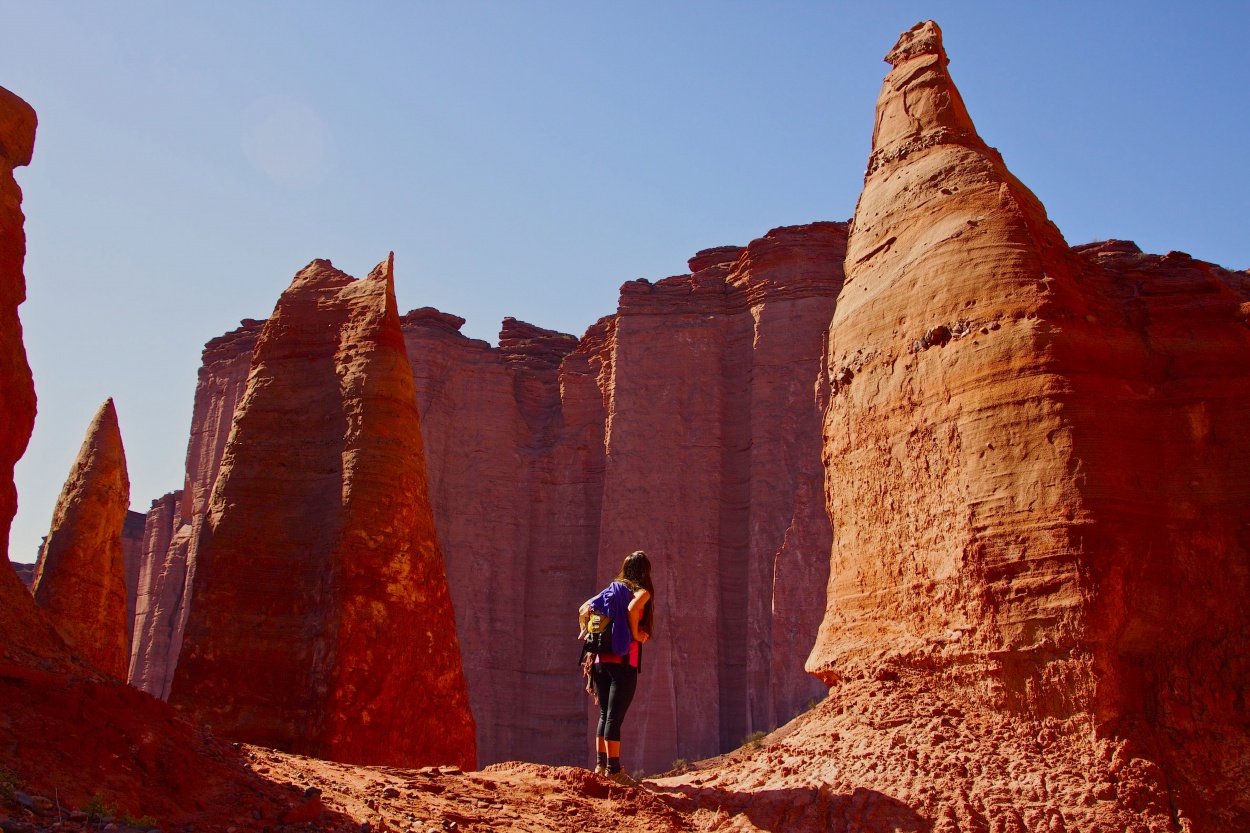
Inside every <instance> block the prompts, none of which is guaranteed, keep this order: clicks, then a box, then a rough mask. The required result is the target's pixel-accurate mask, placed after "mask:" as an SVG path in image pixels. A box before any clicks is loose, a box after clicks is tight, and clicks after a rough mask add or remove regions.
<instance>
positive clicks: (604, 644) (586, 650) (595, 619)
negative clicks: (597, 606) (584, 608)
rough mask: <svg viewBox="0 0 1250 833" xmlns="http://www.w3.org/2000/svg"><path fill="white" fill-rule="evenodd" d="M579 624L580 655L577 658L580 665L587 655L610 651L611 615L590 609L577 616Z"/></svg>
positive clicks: (608, 652)
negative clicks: (584, 613)
mask: <svg viewBox="0 0 1250 833" xmlns="http://www.w3.org/2000/svg"><path fill="white" fill-rule="evenodd" d="M578 623H579V624H580V625H581V638H582V655H581V658H580V659H578V661H577V662H578V664H579V665H581V664H582V663H584V662H585V661H586V657H587V656H592V655H598V654H610V653H612V617H611V616H609V615H608V614H606V613H599V612H598V611H596V610H591V611H590V612H589V613H587V614H586V615H585V616H582V617H579V620H578Z"/></svg>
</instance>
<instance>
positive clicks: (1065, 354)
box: [795, 22, 1250, 830]
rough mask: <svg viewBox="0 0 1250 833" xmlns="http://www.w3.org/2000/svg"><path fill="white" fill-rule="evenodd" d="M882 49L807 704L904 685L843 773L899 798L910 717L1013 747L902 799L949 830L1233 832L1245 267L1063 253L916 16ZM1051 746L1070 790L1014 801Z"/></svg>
mask: <svg viewBox="0 0 1250 833" xmlns="http://www.w3.org/2000/svg"><path fill="white" fill-rule="evenodd" d="M887 60H888V61H889V62H890V63H891V64H892V65H893V67H894V68H893V70H892V71H891V72H890V73H889V74H888V75H887V77H886V79H885V83H884V85H883V88H882V93H881V97H880V100H879V102H878V105H877V120H876V127H875V129H874V133H873V150H872V155H871V156H870V158H869V164H868V173H867V175H866V178H865V185H864V192H863V194H862V195H861V197H860V200H859V204H858V206H857V208H856V213H855V219H854V221H853V223H852V228H851V234H850V239H849V242H848V246H847V256H846V285H845V287H844V289H843V292H842V296H841V297H840V298H839V301H838V306H837V310H836V312H835V313H834V316H833V321H832V324H831V325H830V329H829V343H828V348H827V364H826V372H825V374H824V377H823V391H822V395H823V396H825V397H827V399H828V402H829V404H828V407H827V410H826V414H825V431H824V436H825V464H826V475H827V476H826V486H827V501H828V509H829V515H830V517H831V519H832V522H833V528H834V530H835V537H834V545H833V559H832V569H831V577H830V582H829V590H828V609H827V612H826V615H825V618H824V622H823V624H822V626H821V630H820V637H819V639H818V641H817V644H816V647H815V649H814V650H813V652H812V655H811V657H810V659H809V661H808V668H809V669H810V670H811V671H812V672H813V673H815V674H817V675H818V676H820V677H822V678H823V679H824V680H826V681H827V682H829V683H830V684H831V685H833V686H834V688H833V691H832V693H831V696H830V700H829V702H828V703H827V704H826V705H825V706H824V707H822V709H823V710H824V713H829V710H833V712H835V713H836V712H837V711H838V710H839V709H842V710H843V711H844V712H845V711H847V710H851V711H853V710H854V709H855V708H856V707H857V704H859V703H863V702H864V700H863V697H864V696H866V695H870V694H871V693H872V692H871V691H867V690H865V682H864V681H866V680H874V679H875V680H893V679H895V678H897V679H898V680H899V684H898V688H899V689H900V690H899V694H898V695H897V696H896V701H895V706H896V708H897V709H898V710H900V711H901V712H902V714H901V715H900V717H899V718H898V719H900V720H901V719H902V717H904V716H907V717H908V718H909V722H908V723H907V724H902V723H900V724H898V725H899V726H900V727H904V726H905V727H906V728H904V729H903V730H902V731H901V732H886V731H884V729H889V728H891V727H890V726H888V725H886V726H880V725H879V726H877V727H876V731H875V734H874V733H873V732H871V731H868V730H865V731H864V732H863V733H862V734H860V735H859V736H858V737H860V738H861V742H860V744H859V747H858V749H859V750H860V751H861V752H862V753H863V754H866V755H868V756H869V757H870V758H871V759H872V760H874V761H876V762H879V763H878V765H877V767H876V770H875V771H874V772H873V775H872V776H871V778H867V779H865V780H860V781H859V782H858V783H859V785H860V786H863V787H866V788H870V789H873V790H876V791H879V792H880V793H881V794H883V795H884V796H887V797H889V798H891V799H895V800H901V801H903V802H904V803H907V804H908V805H909V806H913V808H916V805H915V804H914V802H913V798H914V797H915V796H917V795H919V785H918V784H916V783H915V782H914V781H909V780H908V779H911V778H913V777H914V776H912V775H911V774H910V771H911V767H910V765H908V764H903V763H898V764H897V765H895V764H894V763H890V762H891V759H893V758H894V757H896V756H903V757H905V758H910V759H912V760H913V761H914V760H916V756H917V755H920V754H922V753H924V752H925V744H926V743H927V741H925V740H924V738H923V736H916V735H914V734H913V733H914V732H915V730H916V729H917V728H919V724H918V722H917V721H918V720H919V719H920V718H921V717H923V718H924V720H927V721H932V720H935V719H937V718H938V716H939V714H940V713H946V712H944V711H943V709H946V708H947V707H948V706H953V707H954V708H956V709H960V710H963V711H964V712H966V713H967V714H969V715H972V714H976V715H978V720H980V721H988V723H984V724H983V725H985V726H987V727H989V726H993V727H996V728H994V730H993V731H994V732H995V733H997V735H1001V736H1002V737H1003V738H1004V739H1005V738H1008V737H1016V738H1017V740H1018V742H1013V743H1015V744H1016V746H1015V751H1013V752H1012V754H1011V756H1009V758H1014V763H1013V764H1012V765H1011V767H1010V768H1009V769H1008V770H1002V765H1001V762H1000V761H996V760H994V759H993V758H991V757H990V756H991V755H992V754H993V751H992V749H991V748H987V747H979V748H978V747H975V746H970V745H968V744H967V743H963V742H961V743H959V744H957V745H956V746H955V747H954V748H952V749H951V751H950V752H949V753H946V752H945V751H943V756H948V757H946V759H945V761H943V766H946V767H950V766H954V765H955V764H954V762H955V761H957V762H958V764H959V765H961V766H963V767H965V768H967V769H968V770H969V771H970V772H972V773H973V774H974V775H975V774H978V773H980V774H981V776H982V777H981V780H980V781H979V782H978V783H973V782H969V781H967V780H960V779H963V776H962V775H960V776H959V778H957V779H956V780H955V781H953V782H951V786H950V787H941V788H936V789H938V791H939V796H938V797H930V798H929V799H926V800H925V801H924V802H922V805H923V806H922V807H921V808H919V809H917V811H918V812H920V813H921V814H922V815H924V816H925V817H927V818H929V819H930V821H934V822H936V821H938V820H939V817H940V818H942V819H945V818H946V817H947V816H949V815H951V814H953V818H954V819H955V820H954V821H950V822H949V824H948V825H947V826H948V828H949V829H956V828H955V827H953V826H951V825H954V824H956V822H957V824H958V825H959V826H960V829H967V828H968V826H973V827H974V829H975V825H976V824H977V822H976V819H977V818H978V817H980V818H982V819H988V820H990V823H991V824H992V825H993V827H992V829H999V828H1000V827H1001V829H1023V828H1021V827H1020V822H1019V819H1024V822H1023V824H1024V826H1025V827H1026V828H1027V829H1038V825H1041V824H1046V825H1049V829H1069V830H1070V829H1080V830H1088V829H1125V828H1126V827H1127V828H1129V829H1143V830H1144V829H1151V830H1173V829H1190V827H1189V826H1190V825H1192V826H1193V827H1194V829H1212V830H1216V829H1220V830H1231V829H1246V828H1247V827H1250V803H1247V799H1246V796H1247V794H1248V791H1247V789H1246V784H1247V772H1246V770H1245V763H1244V762H1245V760H1247V751H1248V750H1247V742H1246V738H1247V729H1248V728H1250V716H1248V715H1247V711H1246V706H1245V702H1246V701H1245V690H1246V683H1247V657H1248V656H1250V654H1248V652H1247V646H1246V639H1247V634H1248V633H1250V628H1248V627H1247V626H1248V624H1250V620H1248V617H1250V613H1247V611H1248V608H1247V607H1246V606H1245V605H1244V604H1242V603H1241V600H1242V599H1244V598H1245V596H1246V591H1247V589H1250V588H1248V587H1247V584H1248V583H1250V569H1248V568H1250V558H1248V552H1247V549H1248V548H1250V540H1248V539H1247V537H1246V532H1245V530H1246V529H1247V528H1248V526H1247V525H1248V524H1250V501H1248V500H1247V495H1250V465H1247V463H1248V462H1250V460H1248V457H1250V444H1248V443H1247V441H1246V439H1245V438H1246V437H1247V436H1250V434H1248V433H1247V429H1250V422H1248V421H1250V413H1248V412H1247V410H1246V409H1245V407H1244V403H1245V402H1246V401H1247V397H1248V396H1250V329H1248V328H1247V326H1246V321H1245V318H1246V315H1245V310H1246V309H1247V308H1246V307H1245V306H1244V304H1245V302H1246V300H1247V287H1246V280H1245V275H1244V274H1241V273H1230V272H1226V271H1223V270H1220V269H1218V268H1216V267H1213V266H1211V265H1209V264H1204V263H1200V262H1197V261H1194V260H1192V259H1190V258H1189V257H1188V256H1185V255H1180V254H1177V253H1173V254H1171V255H1167V256H1164V257H1152V256H1146V255H1142V254H1140V253H1138V252H1137V251H1136V247H1133V246H1131V244H1130V245H1125V244H1114V243H1113V244H1102V245H1096V246H1093V247H1088V248H1086V249H1084V250H1083V251H1081V252H1074V251H1073V250H1072V249H1070V248H1069V247H1068V246H1067V244H1066V243H1065V242H1064V240H1063V237H1062V235H1061V234H1060V233H1059V231H1058V229H1056V228H1055V226H1054V225H1053V224H1052V223H1051V222H1050V221H1049V220H1048V219H1047V218H1046V213H1045V210H1044V209H1043V207H1042V205H1041V204H1040V202H1038V200H1037V198H1036V197H1035V196H1034V195H1033V194H1032V193H1031V192H1030V191H1029V190H1028V189H1027V188H1026V187H1025V186H1024V185H1022V184H1021V183H1020V182H1019V181H1018V180H1017V179H1015V178H1014V177H1013V176H1012V175H1011V174H1010V172H1008V170H1007V169H1006V167H1005V166H1004V164H1003V161H1002V159H1001V157H1000V156H999V154H998V153H997V152H996V151H994V150H993V149H992V148H989V147H988V146H986V145H985V143H984V142H983V141H982V140H981V139H980V137H979V136H978V135H977V133H976V130H975V128H974V126H973V124H972V121H971V119H970V117H969V116H968V113H967V111H966V109H965V108H964V105H963V102H962V100H961V99H960V97H959V93H958V91H957V90H956V88H955V86H954V84H953V82H952V81H951V78H950V75H949V73H948V71H947V59H946V55H945V53H944V51H943V49H942V44H941V33H940V30H939V29H938V28H937V26H936V25H935V24H933V23H931V22H930V23H926V24H921V25H918V26H916V27H915V28H913V29H912V30H911V31H909V32H907V33H905V34H904V35H903V37H902V38H901V40H900V41H899V43H898V45H897V46H896V47H895V48H894V49H893V50H892V51H891V52H890V54H889V55H888V56H887ZM881 688H882V689H883V692H884V691H889V690H892V689H893V688H894V686H893V685H890V686H884V685H883V686H881ZM930 692H931V693H933V697H935V698H936V699H937V701H941V703H944V704H945V705H940V706H939V705H934V706H933V708H932V709H931V710H929V711H922V710H920V709H919V708H918V706H917V705H910V706H909V705H907V704H908V703H909V702H910V703H913V704H916V703H918V701H919V699H920V697H921V695H922V694H925V696H928V693H930ZM881 696H883V697H884V696H885V694H884V693H882V694H881ZM889 719H890V720H892V719H893V718H889ZM1039 726H1040V727H1042V730H1044V731H1046V732H1049V733H1050V734H1047V735H1046V736H1045V737H1042V736H1040V735H1037V734H1035V732H1036V731H1037V730H1038V727H1039ZM828 728H832V727H828ZM828 728H826V727H823V726H822V727H819V729H818V730H817V732H819V731H828ZM926 731H931V732H932V731H937V732H938V734H943V735H944V736H945V734H944V732H945V729H941V731H938V730H937V729H934V728H933V726H932V725H930V726H929V728H928V729H927V730H926ZM922 734H923V733H922ZM1030 736H1033V737H1036V738H1037V741H1036V742H1035V743H1029V742H1028V739H1029V737H1030ZM813 737H814V736H813ZM1052 737H1058V738H1060V739H1061V745H1062V746H1063V747H1064V748H1063V749H1062V750H1061V752H1062V754H1061V755H1059V758H1062V759H1064V760H1065V761H1066V763H1065V764H1064V767H1065V768H1066V769H1065V770H1064V772H1060V773H1059V775H1060V776H1061V777H1062V778H1063V779H1066V781H1060V780H1058V779H1057V777H1056V775H1055V774H1048V775H1047V776H1046V777H1047V778H1050V779H1051V780H1050V781H1045V780H1041V781H1038V784H1037V787H1036V790H1037V794H1036V795H1035V796H1033V797H1031V798H1030V797H1028V796H1027V791H1028V789H1029V788H1028V783H1029V781H1030V779H1032V778H1033V777H1034V776H1032V775H1029V774H1028V773H1037V774H1039V776H1040V775H1041V774H1045V773H1048V772H1049V770H1050V764H1049V763H1048V761H1049V760H1050V759H1049V758H1048V755H1050V754H1051V753H1050V751H1049V744H1050V743H1051V741H1050V740H1048V738H1052ZM1006 742H1007V741H1006V740H1004V743H1006ZM809 748H814V747H809ZM1103 765H1105V767H1106V769H1105V771H1104V770H1103V769H1100V768H1099V767H1100V766H1103ZM865 769H866V770H867V771H873V765H868V766H866V767H865ZM999 770H1002V771H1004V772H1007V771H1009V772H1011V773H1012V774H1013V778H1012V780H1011V781H1008V782H1006V783H1005V784H1004V785H1002V786H999V785H995V784H994V783H993V779H992V778H991V777H988V776H984V773H992V772H995V771H999ZM1069 770H1070V771H1069ZM918 771H923V767H921V768H920V770H918ZM1065 772H1066V774H1064V773H1065ZM1015 773H1021V774H1020V776H1019V777H1015ZM808 776H809V772H807V771H804V772H803V773H801V776H800V775H796V776H795V777H796V778H798V777H801V778H807V777H808ZM1095 779H1097V783H1094V780H1095ZM1090 784H1094V786H1093V787H1090ZM956 787H957V792H955V793H952V792H951V791H950V790H951V789H954V788H956ZM1082 790H1087V793H1083V792H1082ZM1052 792H1053V793H1054V795H1052ZM942 793H944V794H942ZM908 796H911V798H909V797H908ZM1048 801H1050V802H1052V803H1053V809H1047V807H1048V806H1049V805H1047V804H1046V802H1048ZM961 802H966V803H968V805H969V807H970V808H971V809H968V810H967V812H966V813H965V811H964V810H962V809H960V804H961ZM1030 802H1033V803H1030ZM1000 805H1001V806H1000ZM1030 813H1034V816H1033V817H1031V816H1030V815H1029V814H1030ZM978 814H979V816H978ZM1037 814H1041V815H1037ZM965 815H966V816H967V818H968V819H971V820H965ZM1013 819H1014V820H1013ZM943 823H944V824H947V822H945V821H944V822H943ZM1003 825H1006V826H1005V827H1003ZM1093 825H1099V826H1098V827H1094V826H1093Z"/></svg>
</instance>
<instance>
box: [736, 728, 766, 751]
mask: <svg viewBox="0 0 1250 833" xmlns="http://www.w3.org/2000/svg"><path fill="white" fill-rule="evenodd" d="M766 737H768V732H765V731H763V730H760V731H758V732H752V733H751V734H749V735H747V736H746V739H745V740H743V741H742V747H743V748H744V749H759V748H760V741H762V740H763V739H764V738H766Z"/></svg>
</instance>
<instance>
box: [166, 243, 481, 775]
mask: <svg viewBox="0 0 1250 833" xmlns="http://www.w3.org/2000/svg"><path fill="white" fill-rule="evenodd" d="M192 588H193V589H192V597H191V603H190V612H189V615H188V620H187V625H186V630H185V634H184V647H183V651H182V656H181V658H180V660H179V662H178V667H177V670H176V672H175V676H174V683H173V686H172V691H171V696H170V700H171V702H172V703H173V704H175V705H176V706H177V707H179V708H180V709H182V710H183V711H185V712H188V713H190V714H194V715H195V716H196V718H197V719H199V720H203V721H204V722H207V723H209V724H210V725H212V726H214V727H215V728H217V729H218V730H219V731H222V732H224V733H227V734H229V735H231V736H234V737H238V738H241V739H247V740H253V741H256V742H259V743H263V744H265V745H267V746H280V747H283V748H288V749H292V750H295V751H299V752H303V753H307V754H314V755H318V756H321V757H328V758H331V759H334V760H341V761H349V762H357V763H377V764H383V763H385V764H396V765H400V764H403V765H416V764H425V763H457V764H460V765H461V766H465V767H472V766H474V764H475V752H474V737H473V733H474V727H473V719H472V717H471V716H470V713H469V708H468V701H467V696H466V693H465V685H464V677H463V674H462V671H461V665H460V653H459V647H458V644H457V640H456V633H455V623H454V617H453V614H452V608H451V601H450V597H449V595H448V591H447V584H446V577H445V572H444V568H443V562H442V557H441V555H440V552H439V547H438V541H437V538H436V534H435V529H434V521H433V517H432V514H431V511H430V507H429V501H428V497H427V489H426V477H425V465H424V455H423V450H422V445H421V433H420V418H419V416H418V410H417V402H416V398H415V392H414V388H413V382H412V371H411V368H410V366H409V364H408V361H407V356H406V352H405V347H404V339H403V334H402V331H401V329H400V321H399V315H398V312H397V311H396V309H395V296H394V287H393V281H392V276H391V266H390V262H389V261H388V262H384V263H383V264H381V265H380V266H379V267H378V268H377V269H375V270H374V272H373V273H372V274H370V276H369V277H368V278H366V279H364V280H360V281H357V280H355V279H353V278H351V277H350V276H349V275H346V274H344V273H342V272H340V271H338V270H337V269H334V268H333V266H332V265H331V264H330V263H329V262H328V261H314V262H313V263H312V264H310V265H309V266H308V267H307V268H305V269H304V270H303V271H301V272H300V273H299V274H298V275H297V276H296V277H295V280H294V281H293V282H292V284H291V286H290V287H289V288H288V289H287V290H286V292H284V293H283V295H282V298H281V299H280V300H279V302H278V305H277V307H276V308H275V310H274V314H273V317H271V318H270V319H269V321H268V322H266V324H265V326H264V329H263V331H262V333H261V337H260V340H259V341H258V342H257V345H256V349H255V355H254V358H253V364H252V371H251V374H250V376H249V379H248V387H247V392H246V393H245V395H244V398H243V400H242V402H241V403H240V404H239V407H238V411H237V413H236V414H235V416H234V425H233V428H232V430H231V433H230V439H229V442H228V443H227V449H226V452H225V455H224V456H223V458H222V463H221V472H220V475H219V477H218V479H217V483H216V485H215V486H214V487H213V491H212V497H211V499H210V504H209V512H208V516H207V519H206V521H205V523H204V525H203V529H202V531H201V533H200V536H199V541H198V545H197V560H196V565H195V575H194V581H193V582H192Z"/></svg>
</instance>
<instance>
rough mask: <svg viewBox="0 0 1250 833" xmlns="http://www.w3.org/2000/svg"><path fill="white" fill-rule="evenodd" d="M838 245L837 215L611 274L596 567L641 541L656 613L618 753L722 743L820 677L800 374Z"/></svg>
mask: <svg viewBox="0 0 1250 833" xmlns="http://www.w3.org/2000/svg"><path fill="white" fill-rule="evenodd" d="M845 243H846V226H845V225H844V224H841V223H813V224H811V225H808V226H797V227H791V228H782V229H775V230H773V231H771V232H769V233H768V234H767V235H765V236H764V237H763V238H761V239H759V240H756V241H754V242H752V243H751V244H750V245H749V246H747V247H746V248H745V249H736V248H734V247H722V248H720V249H713V250H707V251H704V252H700V253H699V255H697V256H696V257H695V258H693V259H692V260H691V268H692V269H694V270H695V271H694V272H693V273H692V274H691V275H687V276H680V277H676V278H669V279H667V280H663V281H660V282H658V283H656V284H649V283H647V282H646V281H635V282H633V283H629V284H626V285H625V286H624V287H623V288H622V293H621V304H620V309H619V311H618V313H617V315H616V317H615V320H614V322H613V326H612V330H611V335H610V338H609V343H608V346H607V355H608V358H607V362H608V363H609V364H610V367H608V368H607V369H606V370H604V371H601V373H600V381H601V386H602V387H603V391H604V398H605V410H606V413H607V419H606V427H605V450H606V455H605V464H604V467H605V471H604V491H603V500H602V506H603V510H602V519H601V527H600V541H599V555H598V565H599V566H598V583H599V584H602V583H604V582H606V580H607V579H608V578H610V577H611V575H614V574H615V572H616V570H618V569H619V567H620V562H621V559H622V558H623V557H624V556H625V555H626V554H628V553H629V552H632V551H633V550H635V549H643V550H646V551H647V552H648V553H649V554H650V555H651V556H652V559H653V562H654V564H655V573H654V575H655V578H656V581H657V601H656V615H657V622H658V623H659V625H658V629H657V633H656V638H655V639H654V640H653V641H651V642H650V643H648V645H647V647H646V651H645V654H646V658H645V661H644V666H645V670H644V672H643V676H642V679H641V682H640V685H639V690H638V694H637V697H636V700H635V705H634V706H632V707H631V714H630V717H631V724H630V725H629V727H628V729H627V732H628V734H629V745H628V748H627V751H626V757H627V759H628V761H627V764H626V765H627V766H628V767H629V768H631V769H632V768H637V767H641V768H643V769H645V770H647V771H649V772H654V771H663V770H666V769H668V768H669V767H670V766H671V764H672V761H673V760H675V759H677V758H685V759H688V760H694V759H696V758H703V757H707V756H710V755H714V754H717V753H719V752H721V751H723V750H726V749H732V748H734V747H735V746H737V745H738V744H740V743H741V742H742V740H743V738H744V737H746V736H747V735H748V734H750V733H752V732H756V731H761V730H763V731H768V730H771V729H773V728H775V727H776V726H777V725H779V724H780V723H783V722H785V721H786V720H788V719H790V717H792V716H793V715H794V714H796V713H797V712H798V711H801V710H802V708H803V707H804V705H805V704H806V703H807V702H808V701H809V700H811V699H812V698H819V697H821V696H823V694H824V692H825V688H824V686H822V685H820V683H819V682H818V681H815V680H813V679H811V678H808V677H806V675H804V674H803V673H802V672H801V671H800V666H801V660H802V657H803V656H805V654H806V652H807V651H808V650H809V647H810V645H811V644H812V642H813V640H814V637H815V631H816V628H817V625H818V623H819V621H820V618H821V613H822V608H823V600H822V599H821V598H820V594H819V593H818V592H814V588H815V587H819V586H821V585H822V584H823V583H824V582H825V581H826V578H827V575H828V561H827V558H826V553H827V552H828V547H829V541H830V535H831V533H830V530H829V525H828V521H827V520H826V518H825V515H824V512H823V511H822V507H821V501H820V499H819V495H820V492H821V488H820V484H821V479H822V472H821V468H820V464H819V462H818V460H817V457H816V453H815V450H816V449H818V448H819V447H820V427H819V426H820V411H819V408H818V406H817V404H816V401H815V397H814V390H813V381H814V379H815V377H816V375H818V374H819V367H820V351H821V345H822V341H823V337H824V332H825V328H826V326H827V325H828V321H829V319H830V317H831V316H832V314H833V309H834V305H835V301H836V298H837V295H838V291H839V290H840V289H841V285H842V257H843V254H844V252H845ZM660 588H663V590H662V591H661V589H660Z"/></svg>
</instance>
